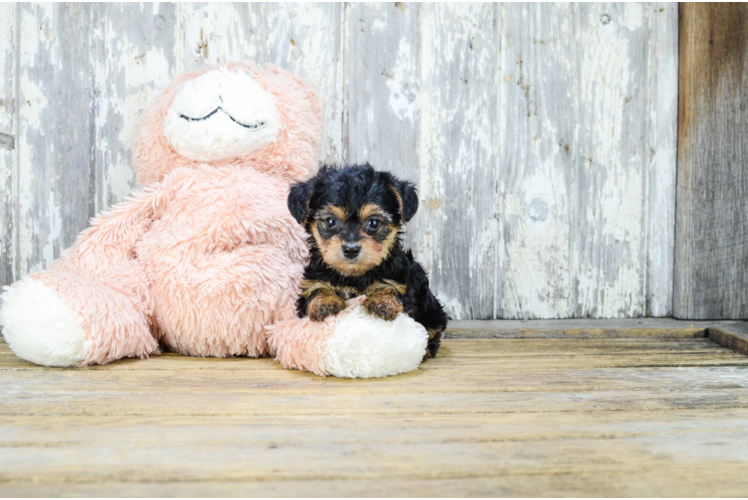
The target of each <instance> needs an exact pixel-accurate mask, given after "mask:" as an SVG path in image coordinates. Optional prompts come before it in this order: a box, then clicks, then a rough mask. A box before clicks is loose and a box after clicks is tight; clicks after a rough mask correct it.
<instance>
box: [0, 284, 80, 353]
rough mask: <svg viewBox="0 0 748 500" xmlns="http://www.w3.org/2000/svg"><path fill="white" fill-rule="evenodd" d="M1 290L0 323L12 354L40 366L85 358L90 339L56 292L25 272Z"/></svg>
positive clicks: (73, 312)
mask: <svg viewBox="0 0 748 500" xmlns="http://www.w3.org/2000/svg"><path fill="white" fill-rule="evenodd" d="M4 290H5V293H3V295H2V300H3V303H2V308H0V323H1V324H2V325H3V336H4V337H5V341H6V342H7V343H8V345H9V346H10V348H11V350H12V351H13V352H14V353H15V354H16V356H18V357H19V358H23V359H25V360H26V361H31V362H32V363H36V364H37V365H44V366H75V365H77V364H78V363H80V362H81V361H83V360H84V359H86V357H87V356H88V353H89V352H90V350H91V342H90V341H89V340H87V339H86V332H85V330H83V326H82V324H81V321H80V319H79V318H78V316H77V315H76V313H75V311H73V310H72V309H71V308H70V307H69V306H68V305H67V304H65V303H64V302H63V301H62V299H60V297H59V296H58V295H57V292H55V291H54V290H53V289H52V288H50V287H48V286H46V285H44V284H43V283H42V282H40V281H37V280H35V279H32V278H29V277H28V276H27V277H26V278H24V279H22V280H21V281H19V282H18V283H17V284H16V285H15V286H12V287H11V286H6V287H4Z"/></svg>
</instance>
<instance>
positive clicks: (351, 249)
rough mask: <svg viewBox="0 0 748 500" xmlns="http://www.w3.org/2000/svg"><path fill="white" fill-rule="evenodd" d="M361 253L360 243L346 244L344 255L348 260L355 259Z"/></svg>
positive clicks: (344, 245)
mask: <svg viewBox="0 0 748 500" xmlns="http://www.w3.org/2000/svg"><path fill="white" fill-rule="evenodd" d="M359 252H361V245H359V244H358V243H344V244H343V255H345V258H346V259H353V258H355V257H357V256H358V254H359Z"/></svg>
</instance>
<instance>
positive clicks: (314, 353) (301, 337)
mask: <svg viewBox="0 0 748 500" xmlns="http://www.w3.org/2000/svg"><path fill="white" fill-rule="evenodd" d="M364 299H365V297H356V298H355V299H351V300H349V301H348V304H347V305H346V308H345V309H343V310H342V311H340V312H339V313H338V314H337V315H334V316H328V317H327V318H325V320H324V321H320V322H315V321H312V320H310V319H309V317H305V318H301V319H298V318H296V319H291V320H288V321H281V322H279V323H276V324H274V325H270V326H268V327H267V333H268V343H269V344H270V346H271V348H272V350H273V351H275V359H276V360H277V361H279V362H280V364H281V365H283V367H284V368H292V369H296V370H305V371H308V372H312V373H315V374H317V375H319V376H321V377H325V376H327V375H329V374H330V373H329V372H328V371H327V367H326V366H325V360H324V355H325V343H326V342H327V340H328V339H329V338H330V337H331V336H332V334H333V332H334V331H335V327H336V326H337V324H338V322H340V321H341V320H342V319H343V318H345V317H346V316H347V315H348V314H349V313H350V312H351V311H352V310H353V309H355V308H356V307H357V306H359V305H360V304H361V303H362V302H363V300H364Z"/></svg>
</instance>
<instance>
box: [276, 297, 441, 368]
mask: <svg viewBox="0 0 748 500" xmlns="http://www.w3.org/2000/svg"><path fill="white" fill-rule="evenodd" d="M364 299H366V297H364V296H360V297H356V298H353V299H350V300H348V301H347V302H346V304H347V305H346V308H345V309H344V310H343V311H341V312H339V313H338V314H336V315H334V316H328V317H327V318H325V319H324V320H323V321H311V320H310V319H309V318H308V317H306V318H302V319H298V318H297V319H292V320H288V321H283V322H280V323H276V324H274V325H271V326H270V327H268V329H267V330H268V343H269V344H270V346H271V348H272V349H273V350H274V352H275V353H276V359H277V360H278V361H279V362H280V363H281V364H282V365H283V367H284V368H294V369H297V370H306V371H310V372H312V373H316V374H317V375H321V376H325V375H333V376H335V377H347V378H375V377H386V376H389V375H396V374H399V373H404V372H408V371H411V370H415V369H416V368H418V365H419V364H420V363H421V360H422V359H423V356H424V354H425V353H426V342H427V341H428V333H427V332H426V329H425V328H424V327H423V326H422V325H420V324H419V323H416V322H415V321H414V320H413V319H412V318H410V317H409V316H407V315H406V314H402V313H401V314H398V315H397V317H396V318H395V319H394V320H393V321H385V320H383V319H379V318H376V317H374V316H371V315H369V314H368V313H367V312H366V309H365V307H364V306H363V305H362V302H363V301H364Z"/></svg>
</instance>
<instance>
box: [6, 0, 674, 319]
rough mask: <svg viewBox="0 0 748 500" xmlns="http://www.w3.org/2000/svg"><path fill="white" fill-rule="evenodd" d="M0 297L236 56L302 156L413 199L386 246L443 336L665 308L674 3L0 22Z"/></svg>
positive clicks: (255, 9)
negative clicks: (153, 105) (401, 242)
mask: <svg viewBox="0 0 748 500" xmlns="http://www.w3.org/2000/svg"><path fill="white" fill-rule="evenodd" d="M0 22H1V23H2V25H3V26H11V27H13V29H12V30H10V31H7V32H3V33H2V34H0V72H1V73H0V82H3V83H2V84H1V85H2V86H1V87H0V89H2V90H0V91H1V92H2V93H3V94H2V95H0V99H2V101H3V104H2V106H0V132H1V133H2V134H3V135H2V136H0V138H1V139H2V141H0V193H1V194H0V200H1V203H0V218H2V223H3V230H2V231H3V232H2V234H1V235H0V236H2V238H3V241H2V249H3V257H2V259H0V279H1V280H2V281H3V282H4V283H8V282H10V281H12V280H14V279H18V278H20V277H21V276H23V275H25V274H27V273H29V272H31V271H34V270H37V269H42V268H44V267H46V266H48V265H49V264H50V263H51V261H52V260H53V259H54V258H55V257H56V256H57V255H59V252H60V250H62V249H63V248H65V247H66V246H68V245H69V244H71V243H72V242H73V240H74V238H75V236H76V234H77V233H78V232H79V231H80V230H82V229H83V228H85V227H86V226H87V224H88V222H87V221H88V218H89V217H90V216H92V215H93V214H95V213H96V212H98V211H100V210H101V209H103V208H105V207H107V206H109V205H111V204H112V203H114V202H116V201H118V200H121V199H122V198H123V197H124V196H126V195H127V193H128V192H130V190H131V189H133V187H134V186H135V183H134V176H133V172H132V170H131V168H130V155H129V146H130V142H131V141H132V137H133V130H134V128H135V125H136V123H137V119H138V116H139V114H140V113H141V111H142V110H143V108H144V107H145V106H147V104H148V102H149V101H150V99H151V98H153V96H154V95H155V94H156V93H157V92H158V91H159V90H160V89H162V88H163V87H164V86H165V85H166V84H167V83H168V82H169V81H170V80H171V79H172V78H173V77H174V76H176V75H178V74H179V73H181V72H183V71H185V70H190V69H193V68H196V67H200V66H203V65H206V64H213V63H217V62H224V61H230V60H235V59H239V58H243V57H249V58H254V59H256V60H258V61H261V62H264V63H273V64H277V65H279V66H282V67H284V68H288V69H291V70H293V71H296V72H298V73H299V74H300V75H301V76H302V77H303V78H305V79H306V80H307V81H309V82H310V83H311V84H312V85H313V86H315V88H316V89H318V91H319V93H320V94H321V96H322V97H323V98H324V100H325V102H326V111H325V124H326V137H325V140H324V144H323V147H322V148H321V151H320V160H322V161H328V162H359V161H366V160H368V161H371V162H373V163H374V164H375V165H378V166H379V167H381V168H386V169H391V170H393V171H395V172H397V173H398V174H400V175H402V176H403V177H406V178H409V179H411V180H415V181H417V182H418V184H419V186H420V191H421V200H422V206H421V211H420V213H419V214H418V215H417V216H416V218H415V219H414V221H413V223H412V224H411V225H410V227H409V228H408V235H407V241H408V243H409V245H410V246H411V247H412V248H413V249H414V251H415V253H416V255H417V256H418V258H419V259H420V260H421V261H422V262H423V263H424V265H425V267H426V268H427V269H428V270H429V272H430V274H431V278H432V283H433V286H434V288H435V290H436V292H437V295H438V296H439V297H440V298H441V299H442V300H443V301H444V303H445V304H446V305H447V308H448V309H449V311H450V314H451V316H452V317H453V318H455V319H469V318H473V319H479V318H566V317H638V316H666V315H669V314H670V313H671V312H672V308H671V305H672V293H673V279H672V277H673V244H674V227H675V222H674V220H675V152H676V133H677V132H676V125H677V64H678V12H677V6H676V5H674V4H459V5H457V4H437V5H430V4H402V3H387V4H244V3H243V4H215V3H212V4H177V5H173V4H163V3H161V4H157V5H152V4H106V5H104V4H85V5H78V4H76V5H66V4H51V5H45V4H18V5H7V4H5V5H3V6H2V7H0Z"/></svg>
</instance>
